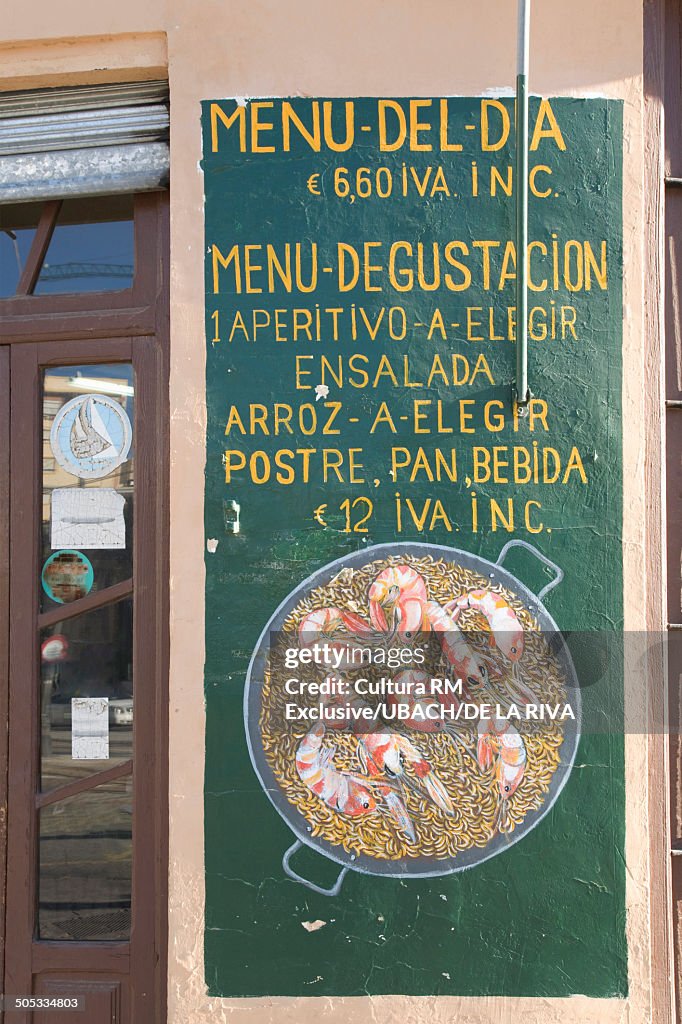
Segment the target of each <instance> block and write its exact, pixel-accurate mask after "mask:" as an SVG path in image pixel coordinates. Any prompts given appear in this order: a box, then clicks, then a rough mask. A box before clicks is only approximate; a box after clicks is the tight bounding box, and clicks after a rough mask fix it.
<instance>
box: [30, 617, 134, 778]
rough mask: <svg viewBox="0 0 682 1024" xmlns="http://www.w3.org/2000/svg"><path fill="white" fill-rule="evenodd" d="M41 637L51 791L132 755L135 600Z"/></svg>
mask: <svg viewBox="0 0 682 1024" xmlns="http://www.w3.org/2000/svg"><path fill="white" fill-rule="evenodd" d="M40 639H41V643H40V652H41V660H40V679H41V681H40V708H41V729H40V737H41V739H40V788H41V790H42V791H43V792H46V791H48V790H52V789H54V788H55V787H56V786H64V785H67V784H68V783H70V782H73V781H74V780H76V779H79V778H83V777H84V776H86V775H91V774H92V773H93V772H98V771H103V770H105V769H107V768H111V767H113V766H114V765H116V764H118V763H120V762H121V761H127V760H128V759H129V758H131V757H132V756H133V602H132V599H130V598H127V599H125V600H123V601H117V602H116V603H115V604H109V605H106V606H105V607H104V608H98V609H96V610H95V611H92V612H88V613H87V614H85V615H78V616H76V617H75V618H72V619H65V620H64V621H63V622H58V623H55V625H54V626H50V627H48V628H47V629H44V630H42V631H41V637H40ZM98 711H100V712H101V717H100V720H99V722H97V721H96V716H97V712H98ZM74 717H75V723H74ZM91 720H92V722H91ZM91 724H92V728H91V727H90V725H91Z"/></svg>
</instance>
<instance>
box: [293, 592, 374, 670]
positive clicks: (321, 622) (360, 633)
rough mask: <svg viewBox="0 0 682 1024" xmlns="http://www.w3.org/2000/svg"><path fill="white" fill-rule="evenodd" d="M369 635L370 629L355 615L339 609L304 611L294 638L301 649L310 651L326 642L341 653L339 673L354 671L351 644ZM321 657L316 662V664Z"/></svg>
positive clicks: (355, 664) (354, 663) (356, 665)
mask: <svg viewBox="0 0 682 1024" xmlns="http://www.w3.org/2000/svg"><path fill="white" fill-rule="evenodd" d="M371 635H372V627H371V626H370V624H369V623H368V622H367V621H366V620H365V619H363V618H361V617H360V616H359V615H355V614H354V613H353V612H348V611H345V610H344V609H343V608H333V607H330V608H316V609H315V611H312V612H308V614H307V615H306V616H305V617H304V618H303V619H302V621H301V624H300V625H299V627H298V638H299V642H300V644H301V647H302V648H312V647H313V646H314V645H315V644H316V643H326V644H328V645H329V646H330V647H331V648H332V649H333V650H335V651H339V652H340V653H341V661H340V662H339V664H338V666H335V668H338V669H339V670H344V669H348V668H357V667H358V664H361V662H360V663H358V662H357V661H355V660H354V658H353V655H352V653H351V652H352V648H353V646H354V644H353V641H355V642H359V641H360V640H364V639H365V638H369V637H370V636H371ZM320 663H322V662H321V656H320V657H319V658H317V659H316V664H320Z"/></svg>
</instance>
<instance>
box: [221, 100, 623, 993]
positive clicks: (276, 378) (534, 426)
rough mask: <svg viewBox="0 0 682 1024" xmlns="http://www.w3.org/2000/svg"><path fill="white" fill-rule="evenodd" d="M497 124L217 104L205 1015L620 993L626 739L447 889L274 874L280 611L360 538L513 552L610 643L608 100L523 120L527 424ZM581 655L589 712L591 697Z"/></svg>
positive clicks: (615, 343) (618, 480)
mask: <svg viewBox="0 0 682 1024" xmlns="http://www.w3.org/2000/svg"><path fill="white" fill-rule="evenodd" d="M513 110H514V107H513V100H511V99H502V100H489V99H487V100H482V99H480V98H456V99H452V98H450V99H439V98H435V99H419V100H410V99H397V100H396V99H384V100H381V99H372V98H363V99H348V100H346V99H299V98H296V99H292V100H279V99H273V100H259V101H248V102H236V101H234V100H216V101H206V102H205V103H204V104H203V109H202V129H203V153H204V157H203V171H204V179H205V230H206V236H205V237H206V247H205V285H206V346H207V351H206V397H207V409H208V424H207V461H206V491H205V526H206V538H207V551H206V556H205V563H206V667H205V695H206V719H207V726H206V773H205V822H206V824H205V848H206V930H205V971H206V981H207V985H208V990H209V994H210V995H212V996H225V997H247V996H280V995H291V996H294V995H298V996H300V995H309V996H335V995H336V996H359V995H373V994H382V993H395V994H398V993H406V994H413V995H468V996H473V995H520V996H543V997H558V996H567V995H571V994H575V993H585V994H587V995H590V996H597V997H607V996H624V995H625V994H626V992H627V949H626V941H625V902H624V901H625V896H624V892H625V873H624V858H623V842H624V781H623V738H622V735H620V736H619V735H618V734H617V732H614V731H608V730H606V729H602V730H601V731H599V730H595V729H591V730H585V731H584V732H583V734H582V737H581V739H580V745H579V748H578V757H577V762H576V763H577V764H579V766H580V767H579V769H578V768H576V767H574V768H573V770H572V771H571V772H570V773H569V774H568V777H567V781H566V784H565V786H564V788H563V790H562V791H561V792H560V794H559V795H558V798H557V799H556V801H555V802H554V803H553V804H552V807H551V810H550V811H549V813H547V814H546V815H545V816H544V817H543V818H542V820H540V821H539V822H538V823H537V827H535V828H533V829H532V831H529V832H528V833H527V834H525V835H524V836H523V838H522V839H521V840H520V841H518V842H515V843H511V842H510V843H509V846H508V848H506V849H503V851H502V852H501V853H500V855H498V856H494V857H492V858H491V859H488V860H484V861H482V862H481V863H478V864H476V865H475V866H473V867H471V868H469V869H468V870H464V871H456V872H454V873H450V874H443V875H440V876H439V875H435V876H433V877H413V876H410V875H408V876H406V877H404V878H401V877H385V876H382V875H381V874H373V873H365V872H361V871H357V870H352V869H351V870H350V871H348V873H347V875H346V876H345V877H344V879H343V884H342V885H341V887H340V890H339V891H338V893H337V894H336V895H323V894H322V893H321V892H319V891H315V890H314V889H312V888H310V887H309V886H308V885H306V884H303V883H299V882H297V881H295V880H294V879H293V878H292V877H291V876H290V875H289V874H287V872H286V871H285V870H284V868H283V864H282V858H283V854H284V852H285V851H286V850H287V849H289V848H290V847H291V844H292V841H293V840H294V838H295V837H294V835H293V834H292V830H291V828H290V827H289V823H288V822H287V820H286V819H285V817H284V816H282V815H281V814H279V813H277V810H276V808H275V807H274V806H273V804H272V802H271V801H270V800H269V799H268V796H267V795H266V793H265V792H264V789H263V786H262V785H261V781H260V779H259V777H258V775H257V773H256V772H255V771H254V767H253V764H252V760H251V758H250V756H249V750H248V744H247V733H246V730H245V721H244V687H245V680H246V676H247V671H248V667H249V662H250V659H251V656H252V652H253V651H254V648H255V647H256V645H257V643H258V640H259V637H260V636H261V633H262V631H263V629H264V627H265V626H266V624H267V623H268V621H269V620H270V618H271V616H272V614H273V612H275V610H276V609H277V608H278V606H279V605H280V603H281V602H283V601H284V600H285V599H287V597H288V596H289V595H290V594H291V593H292V591H294V590H295V588H296V587H298V586H299V585H300V584H302V583H303V582H304V581H305V580H307V579H308V578H309V577H310V576H311V575H312V574H313V573H315V572H317V571H318V570H320V569H321V568H322V567H324V566H325V565H327V564H328V563H331V562H333V561H334V560H335V559H339V558H341V557H342V556H346V555H351V554H352V553H353V552H361V551H362V550H363V549H365V548H372V547H373V546H374V545H379V544H391V545H394V550H395V551H396V552H397V553H399V552H400V551H401V550H402V549H401V545H404V544H414V543H421V544H434V545H441V546H445V547H448V548H451V549H453V550H456V551H459V552H467V553H469V554H470V555H471V556H473V557H474V558H478V559H485V560H487V561H488V562H491V563H495V562H496V560H497V558H498V556H499V555H500V552H501V550H502V549H503V547H504V545H505V544H506V543H507V542H508V541H509V540H522V541H524V542H526V543H527V544H529V545H532V547H533V548H534V549H535V550H537V551H538V552H539V553H540V554H541V555H542V556H544V558H545V559H547V560H549V562H551V563H553V564H554V565H556V566H558V567H560V569H561V570H562V571H563V579H562V581H561V583H560V584H559V585H556V586H554V587H553V588H552V589H551V591H548V592H547V593H546V596H545V597H544V599H543V602H542V603H543V606H544V608H545V609H546V610H547V612H548V614H549V615H550V616H551V617H552V619H553V620H555V621H556V623H557V624H558V626H559V629H561V630H562V631H582V632H583V633H584V634H586V633H590V634H594V635H597V634H598V633H599V632H600V631H609V630H614V629H615V630H618V629H620V628H621V625H622V556H621V523H622V472H621V446H622V430H621V347H622V330H621V325H622V295H621V262H622V249H621V232H622V212H621V203H622V186H621V181H622V107H621V104H620V103H619V102H616V101H612V100H605V99H565V98H564V99H552V100H549V101H547V100H543V101H540V100H539V99H536V98H534V99H531V102H530V138H531V141H530V154H529V167H530V193H531V194H530V211H529V240H530V249H529V260H530V287H531V291H530V301H529V309H530V314H529V315H530V344H529V376H530V385H531V389H532V391H533V393H534V395H535V396H536V402H535V403H534V404H533V406H532V408H531V415H530V416H529V417H525V418H524V417H522V418H515V416H514V414H513V410H512V404H511V396H512V387H513V381H514V372H515V330H516V325H515V308H514V307H515V292H514V288H515V268H516V259H515V248H514V195H513V163H514V142H513V116H514V115H513ZM404 550H407V549H404ZM368 558H369V556H368ZM481 564H483V563H481ZM507 565H508V567H509V568H510V570H511V571H512V572H513V573H514V574H515V578H517V579H518V580H520V581H522V582H523V584H524V585H526V586H527V587H528V590H529V591H530V592H532V593H534V594H538V593H540V591H541V590H542V589H543V588H544V587H546V586H547V584H548V583H550V582H551V581H552V579H553V576H552V570H551V569H550V567H549V566H548V564H547V563H546V562H543V561H541V560H539V559H538V558H537V557H535V556H533V555H532V553H531V552H529V550H528V549H527V548H524V547H522V546H516V547H515V548H513V549H510V550H509V554H508V563H507ZM569 645H570V641H569ZM574 656H575V661H576V668H577V671H578V675H579V676H580V684H581V695H582V703H583V716H584V719H585V720H586V719H588V718H589V713H590V708H591V702H594V701H595V700H597V697H596V696H595V694H596V693H597V690H598V689H599V688H598V687H597V688H593V689H591V688H590V686H589V685H586V684H589V683H590V678H589V676H590V672H591V671H592V670H593V666H592V664H591V661H590V659H589V658H583V659H582V661H581V659H580V657H579V655H578V654H577V653H576V652H575V651H574ZM610 673H611V675H610V681H609V685H610V686H611V687H612V688H613V689H614V692H616V697H617V695H618V692H619V688H620V687H621V686H622V683H621V675H620V672H619V670H618V666H617V663H616V662H614V664H613V665H612V666H611V669H610ZM295 857H296V860H295V871H296V873H298V874H300V875H301V876H302V877H304V878H308V879H311V880H314V883H315V884H316V885H317V886H318V888H319V889H330V888H333V885H334V882H335V880H336V879H337V876H338V875H339V864H338V863H334V862H333V861H332V860H330V859H329V858H325V857H323V856H321V855H320V852H319V851H316V850H314V849H311V848H308V847H307V846H306V845H305V843H304V845H303V846H302V848H300V849H298V851H297V853H296V855H295ZM293 864H294V861H293V860H292V865H293ZM320 922H323V923H322V924H320ZM308 926H311V927H308Z"/></svg>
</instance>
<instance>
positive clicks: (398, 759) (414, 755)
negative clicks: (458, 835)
mask: <svg viewBox="0 0 682 1024" xmlns="http://www.w3.org/2000/svg"><path fill="white" fill-rule="evenodd" d="M358 739H359V741H360V745H359V747H358V757H359V758H360V764H361V765H362V768H363V770H364V771H365V772H367V774H368V775H370V776H372V777H381V776H386V777H388V778H394V779H398V780H399V781H401V782H403V783H404V784H405V785H406V786H408V788H413V784H412V781H411V780H410V779H408V777H407V776H406V775H405V770H404V762H407V763H408V764H410V765H412V768H413V770H414V773H415V775H416V776H417V778H418V779H419V781H420V783H421V784H422V785H423V787H424V789H425V790H426V792H427V793H428V795H429V797H430V798H431V799H432V800H433V802H434V803H435V804H436V806H437V807H440V809H441V810H442V811H445V813H446V814H452V813H453V811H454V808H453V806H452V800H451V799H450V797H449V796H448V793H447V790H446V789H445V786H444V785H443V783H442V782H441V781H440V779H439V778H438V776H437V775H436V773H435V772H434V770H433V768H432V767H431V765H430V764H429V762H428V761H427V760H426V758H425V757H424V756H423V755H422V754H421V752H420V751H419V750H418V749H417V747H415V745H414V744H413V743H412V742H411V741H410V740H409V739H408V738H407V736H401V735H400V733H397V732H393V731H392V730H390V729H379V728H377V729H374V730H371V731H369V732H366V733H362V734H361V735H359V736H358Z"/></svg>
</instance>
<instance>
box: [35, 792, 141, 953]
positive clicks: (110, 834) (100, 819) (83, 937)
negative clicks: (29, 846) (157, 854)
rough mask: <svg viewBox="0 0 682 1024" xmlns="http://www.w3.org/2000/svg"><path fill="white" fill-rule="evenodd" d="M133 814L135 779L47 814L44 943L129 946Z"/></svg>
mask: <svg viewBox="0 0 682 1024" xmlns="http://www.w3.org/2000/svg"><path fill="white" fill-rule="evenodd" d="M132 813H133V808H132V777H131V776H128V777H126V778H123V779H117V780H116V781H115V782H110V783H107V784H105V785H103V786H97V787H96V788H95V789H91V790H88V791H86V792H84V793H79V794H78V795H77V796H73V797H70V798H68V799H66V800H61V801H59V802H58V803H54V804H51V805H49V806H48V807H43V808H42V810H41V811H40V859H39V867H40V878H39V905H38V932H39V938H41V939H62V940H63V939H71V940H78V941H81V942H83V941H88V942H90V941H93V940H97V939H101V940H106V939H108V940H115V939H119V940H120V939H127V938H129V934H130V907H131V893H132V884H131V880H132Z"/></svg>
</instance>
